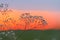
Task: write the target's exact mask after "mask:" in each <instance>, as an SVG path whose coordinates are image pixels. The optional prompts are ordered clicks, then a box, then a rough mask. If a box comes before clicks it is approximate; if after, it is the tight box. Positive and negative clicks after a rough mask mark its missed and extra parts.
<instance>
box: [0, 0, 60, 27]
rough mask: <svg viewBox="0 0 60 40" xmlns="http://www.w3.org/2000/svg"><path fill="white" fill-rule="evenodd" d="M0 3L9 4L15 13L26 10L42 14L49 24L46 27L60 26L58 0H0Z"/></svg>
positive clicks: (33, 13) (59, 2) (59, 0)
mask: <svg viewBox="0 0 60 40" xmlns="http://www.w3.org/2000/svg"><path fill="white" fill-rule="evenodd" d="M0 3H7V4H9V8H11V9H13V10H14V13H15V12H16V14H17V13H18V12H19V13H25V12H28V13H31V14H32V15H38V16H39V15H40V16H43V17H44V18H45V19H46V20H47V22H48V24H49V27H47V28H56V27H58V28H60V0H0ZM12 13H13V12H12ZM14 13H13V14H14ZM15 16H16V15H15ZM17 16H18V14H17Z"/></svg>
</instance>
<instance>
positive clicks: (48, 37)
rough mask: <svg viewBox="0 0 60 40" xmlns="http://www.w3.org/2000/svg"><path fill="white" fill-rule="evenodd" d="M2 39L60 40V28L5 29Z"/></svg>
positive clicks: (0, 34) (0, 37)
mask: <svg viewBox="0 0 60 40" xmlns="http://www.w3.org/2000/svg"><path fill="white" fill-rule="evenodd" d="M0 40H60V30H45V31H41V30H38V31H37V30H28V31H21V30H16V31H4V32H0Z"/></svg>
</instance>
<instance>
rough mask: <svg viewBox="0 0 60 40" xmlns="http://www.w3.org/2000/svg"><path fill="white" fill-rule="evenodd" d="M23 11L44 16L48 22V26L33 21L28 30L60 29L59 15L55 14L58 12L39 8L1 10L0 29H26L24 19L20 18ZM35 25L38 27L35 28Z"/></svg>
mask: <svg viewBox="0 0 60 40" xmlns="http://www.w3.org/2000/svg"><path fill="white" fill-rule="evenodd" d="M22 13H30V14H31V15H33V16H43V17H44V18H45V20H46V21H47V23H48V24H47V25H46V26H39V25H35V24H34V23H31V24H30V25H27V27H26V30H29V29H30V30H49V29H54V30H56V29H60V25H59V24H60V21H59V20H60V19H59V20H58V17H56V14H54V13H56V12H52V11H39V10H28V11H27V10H8V11H7V12H1V11H0V26H1V27H0V30H2V31H3V30H25V26H24V25H25V23H24V21H22V20H23V19H20V16H21V14H22ZM7 19H8V20H7ZM7 21H8V22H7ZM28 26H29V27H28ZM35 26H36V28H34V27H35Z"/></svg>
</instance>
